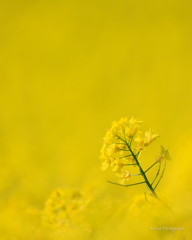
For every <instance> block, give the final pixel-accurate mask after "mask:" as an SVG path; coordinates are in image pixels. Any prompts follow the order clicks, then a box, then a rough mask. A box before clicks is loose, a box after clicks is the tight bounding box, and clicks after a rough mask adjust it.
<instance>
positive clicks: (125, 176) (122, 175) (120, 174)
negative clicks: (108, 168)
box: [115, 170, 130, 184]
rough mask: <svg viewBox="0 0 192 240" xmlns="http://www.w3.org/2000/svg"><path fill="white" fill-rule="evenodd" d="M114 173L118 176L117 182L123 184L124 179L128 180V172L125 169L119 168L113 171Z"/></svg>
mask: <svg viewBox="0 0 192 240" xmlns="http://www.w3.org/2000/svg"><path fill="white" fill-rule="evenodd" d="M115 175H116V176H117V177H118V178H119V183H120V184H125V181H126V180H127V181H128V180H129V177H130V173H129V172H128V171H126V170H121V171H119V172H117V173H115Z"/></svg>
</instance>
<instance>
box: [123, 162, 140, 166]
mask: <svg viewBox="0 0 192 240" xmlns="http://www.w3.org/2000/svg"><path fill="white" fill-rule="evenodd" d="M129 165H137V163H130V164H123V166H129Z"/></svg>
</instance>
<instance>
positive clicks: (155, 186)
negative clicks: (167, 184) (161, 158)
mask: <svg viewBox="0 0 192 240" xmlns="http://www.w3.org/2000/svg"><path fill="white" fill-rule="evenodd" d="M165 167H166V159H165V164H164V168H163V171H162V174H161V177H160V178H159V181H158V182H157V184H156V186H155V187H154V190H155V188H156V187H157V185H158V184H159V182H160V181H161V178H162V177H163V174H164V172H165Z"/></svg>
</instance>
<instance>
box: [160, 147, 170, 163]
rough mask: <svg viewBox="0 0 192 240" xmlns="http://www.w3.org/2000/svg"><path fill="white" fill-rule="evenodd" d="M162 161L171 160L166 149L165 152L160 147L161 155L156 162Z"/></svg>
mask: <svg viewBox="0 0 192 240" xmlns="http://www.w3.org/2000/svg"><path fill="white" fill-rule="evenodd" d="M163 160H170V161H171V160H172V158H171V156H170V154H169V151H168V149H167V150H165V148H164V147H163V146H162V145H161V155H160V156H159V157H158V158H157V162H162V161H163Z"/></svg>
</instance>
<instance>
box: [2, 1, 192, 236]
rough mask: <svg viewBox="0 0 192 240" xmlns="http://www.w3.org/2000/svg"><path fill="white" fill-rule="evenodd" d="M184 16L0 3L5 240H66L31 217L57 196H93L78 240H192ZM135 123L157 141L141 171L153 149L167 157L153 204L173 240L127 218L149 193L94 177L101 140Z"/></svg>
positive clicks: (190, 100) (154, 6)
mask: <svg viewBox="0 0 192 240" xmlns="http://www.w3.org/2000/svg"><path fill="white" fill-rule="evenodd" d="M191 11H192V2H191V1H189V0H178V1H173V0H162V1H151V0H147V1H139V0H136V1H133V0H128V1H125V0H120V1H106V0H103V1H100V0H98V1H77V0H72V1H58V0H56V1H43V0H35V1H29V0H28V1H23V0H18V1H11V0H7V1H3V0H1V1H0V29H1V30H0V35H1V37H0V79H1V80H0V83H1V86H0V161H1V167H0V176H1V182H0V216H1V217H0V239H1V240H13V239H19V240H20V239H39V240H42V239H62V237H61V236H60V235H59V234H54V233H50V232H49V230H47V229H46V228H45V229H44V228H43V227H42V226H41V227H40V225H41V220H39V222H37V220H33V217H32V216H31V215H33V214H34V213H33V214H31V213H29V212H30V211H32V212H33V211H42V210H43V208H44V203H45V202H46V200H47V199H48V198H49V196H50V194H51V193H52V191H53V190H54V189H56V188H61V189H63V190H64V189H66V188H72V189H80V190H81V191H87V189H89V190H88V191H89V192H91V194H92V195H93V197H92V198H93V199H94V200H93V203H92V206H91V207H92V210H91V211H92V212H91V213H92V215H91V214H90V216H87V217H85V218H86V221H87V222H89V225H90V230H89V231H87V232H86V234H85V235H84V234H83V233H81V234H79V233H77V235H75V237H74V236H73V237H74V239H77V240H79V239H85V238H86V239H97V240H108V239H110V240H113V239H117V238H118V239H122V240H126V239H131V240H134V239H141V237H142V239H154V240H156V239H157V240H160V239H192V235H191V232H190V225H191V224H192V206H191V201H192V194H191V187H192V184H191V167H192V161H191V160H192V152H191V144H192V140H191V134H192V126H191V122H192V112H191V104H192V94H191V91H192V81H191V79H192V68H191V60H192V45H191V42H192V32H191V28H192V24H191V21H192V17H191ZM132 116H134V117H136V118H138V117H139V118H142V119H143V120H144V130H147V129H148V128H152V129H154V130H155V132H157V133H159V134H160V136H161V138H160V139H158V140H157V141H156V142H154V143H153V144H152V145H151V146H150V147H149V148H148V149H147V150H146V151H145V152H144V153H143V155H142V158H141V163H142V166H143V167H144V169H145V168H147V167H149V166H150V165H151V164H152V163H153V162H154V160H155V155H156V153H159V150H160V147H159V146H160V145H161V144H163V145H164V146H165V147H166V148H169V150H170V153H171V154H172V158H173V161H172V162H168V163H167V169H166V171H165V176H164V177H163V179H162V181H161V183H160V184H159V186H158V189H157V193H158V194H159V195H160V196H162V197H163V198H164V199H166V198H168V199H169V200H170V201H173V205H172V206H173V210H174V211H175V214H176V216H175V219H171V220H170V221H171V223H169V224H170V225H169V226H171V227H182V226H183V227H184V231H181V232H180V233H178V232H175V233H172V232H170V231H167V232H165V231H164V232H162V231H161V232H160V231H152V230H151V229H150V227H156V226H159V225H162V226H166V225H167V224H168V223H167V222H166V221H165V222H162V223H159V222H156V221H154V219H153V218H151V217H150V216H148V215H146V214H144V213H143V212H142V211H139V209H136V213H135V214H132V213H130V212H129V207H130V206H131V204H133V202H134V198H135V196H137V195H139V194H143V192H144V191H145V187H144V186H136V187H133V188H121V187H118V186H115V185H110V184H109V183H107V182H106V180H116V179H115V178H114V176H113V175H112V174H111V173H110V172H109V171H108V172H102V171H101V169H100V167H101V164H100V160H99V152H100V148H101V143H100V141H101V139H102V138H103V137H104V135H105V131H106V129H107V128H109V127H110V126H111V123H112V121H114V120H118V119H120V118H121V117H128V118H131V117H132ZM154 174H155V170H151V172H149V178H153V176H154ZM132 182H134V180H132V179H131V180H130V183H132ZM85 189H86V190H85ZM169 200H168V201H169ZM29 209H31V210H29ZM34 215H35V214H34ZM34 218H35V217H34ZM37 218H38V217H37ZM74 231H75V230H74ZM78 234H79V235H78ZM65 239H69V240H70V239H72V236H71V237H70V236H68V237H65Z"/></svg>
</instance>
